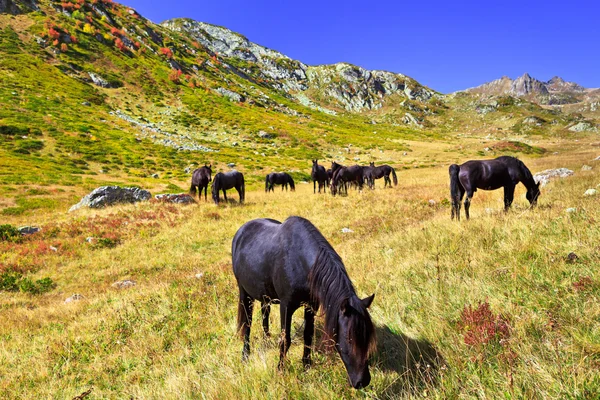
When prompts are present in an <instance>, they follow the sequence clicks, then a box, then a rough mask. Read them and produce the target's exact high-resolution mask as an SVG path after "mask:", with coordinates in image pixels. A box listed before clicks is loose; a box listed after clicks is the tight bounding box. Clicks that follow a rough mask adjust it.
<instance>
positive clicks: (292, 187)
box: [288, 175, 296, 192]
mask: <svg viewBox="0 0 600 400" xmlns="http://www.w3.org/2000/svg"><path fill="white" fill-rule="evenodd" d="M288 176H289V177H290V182H289V183H290V187H291V189H292V192H294V191H296V185H295V184H294V178H292V176H291V175H288Z"/></svg>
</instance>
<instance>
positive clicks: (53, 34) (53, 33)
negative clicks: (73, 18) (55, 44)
mask: <svg viewBox="0 0 600 400" xmlns="http://www.w3.org/2000/svg"><path fill="white" fill-rule="evenodd" d="M48 36H49V37H50V38H52V39H58V38H59V37H60V32H58V31H57V30H56V29H54V28H50V29H48Z"/></svg>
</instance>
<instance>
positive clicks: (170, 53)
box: [160, 47, 173, 58]
mask: <svg viewBox="0 0 600 400" xmlns="http://www.w3.org/2000/svg"><path fill="white" fill-rule="evenodd" d="M160 53H161V54H162V55H164V56H167V58H173V51H171V49H169V48H168V47H162V48H161V49H160Z"/></svg>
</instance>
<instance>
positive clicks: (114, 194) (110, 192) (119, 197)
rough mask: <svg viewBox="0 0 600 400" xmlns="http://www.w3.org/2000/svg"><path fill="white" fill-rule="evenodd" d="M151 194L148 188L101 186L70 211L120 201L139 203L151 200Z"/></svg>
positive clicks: (108, 204) (109, 204) (99, 206)
mask: <svg viewBox="0 0 600 400" xmlns="http://www.w3.org/2000/svg"><path fill="white" fill-rule="evenodd" d="M150 197H151V194H150V192H149V191H147V190H143V189H140V188H134V187H120V186H101V187H99V188H97V189H94V190H93V191H92V192H91V193H90V194H88V195H87V196H85V197H84V198H83V199H81V201H80V202H79V203H77V204H75V205H74V206H72V207H71V208H70V209H69V212H72V211H75V210H78V209H80V208H82V207H90V208H103V207H106V206H111V205H113V204H118V203H137V202H138V201H146V200H149V199H150Z"/></svg>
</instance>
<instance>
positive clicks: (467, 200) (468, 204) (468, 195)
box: [465, 192, 473, 219]
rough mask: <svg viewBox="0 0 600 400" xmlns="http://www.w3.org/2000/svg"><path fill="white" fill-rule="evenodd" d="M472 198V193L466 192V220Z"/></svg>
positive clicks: (468, 216)
mask: <svg viewBox="0 0 600 400" xmlns="http://www.w3.org/2000/svg"><path fill="white" fill-rule="evenodd" d="M472 198H473V192H467V197H466V198H465V216H466V217H467V219H469V218H470V215H469V208H471V199H472Z"/></svg>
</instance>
